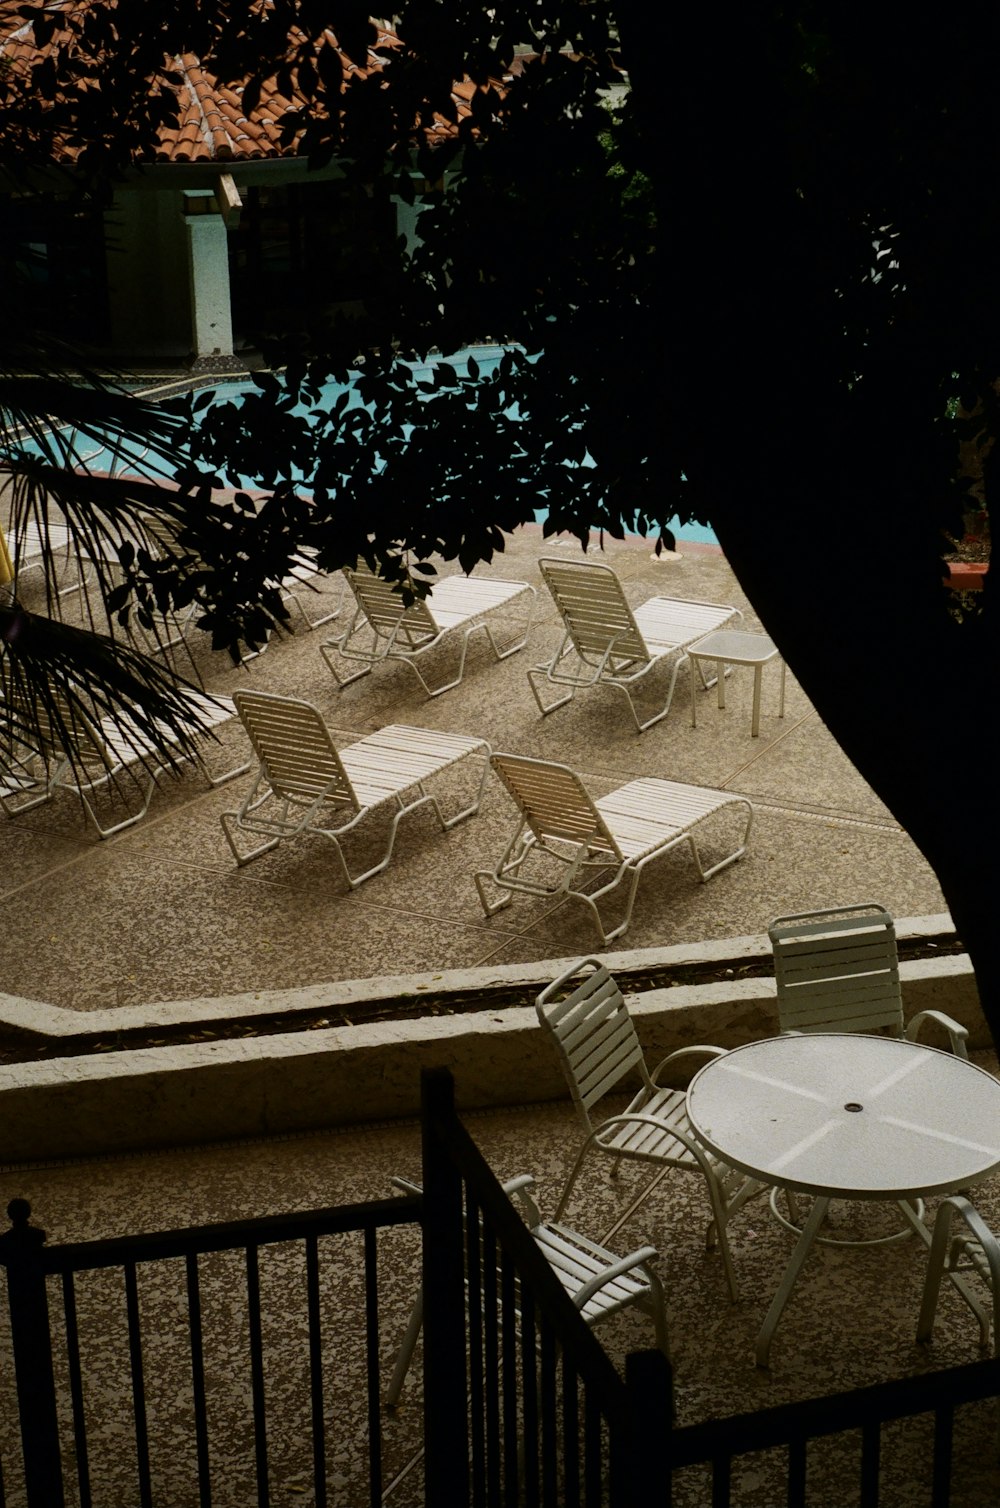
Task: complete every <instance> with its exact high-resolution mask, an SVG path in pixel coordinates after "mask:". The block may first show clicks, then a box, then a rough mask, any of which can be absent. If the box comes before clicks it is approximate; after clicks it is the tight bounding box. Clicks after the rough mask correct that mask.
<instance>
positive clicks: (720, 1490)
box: [657, 1360, 1000, 1508]
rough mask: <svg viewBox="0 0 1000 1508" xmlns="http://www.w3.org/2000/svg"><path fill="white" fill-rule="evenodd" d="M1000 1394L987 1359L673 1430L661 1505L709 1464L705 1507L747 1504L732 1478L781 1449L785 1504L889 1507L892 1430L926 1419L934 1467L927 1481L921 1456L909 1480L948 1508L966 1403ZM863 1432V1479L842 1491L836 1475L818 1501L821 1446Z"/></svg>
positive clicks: (991, 1442)
mask: <svg viewBox="0 0 1000 1508" xmlns="http://www.w3.org/2000/svg"><path fill="white" fill-rule="evenodd" d="M998 1395H1000V1361H997V1360H990V1361H978V1362H971V1363H968V1364H966V1365H964V1366H958V1367H947V1368H943V1369H942V1370H940V1371H937V1372H928V1373H926V1374H924V1375H923V1376H920V1377H901V1378H896V1379H894V1380H893V1381H891V1382H883V1383H877V1384H875V1385H874V1386H872V1387H866V1388H855V1389H853V1390H852V1391H851V1392H849V1393H834V1394H830V1395H829V1396H827V1397H824V1398H809V1399H806V1400H803V1401H801V1402H797V1403H786V1404H781V1405H779V1406H777V1407H775V1408H767V1409H761V1410H758V1411H755V1412H753V1413H747V1414H735V1415H731V1416H730V1417H729V1418H727V1419H711V1420H708V1421H707V1422H705V1423H702V1424H692V1425H686V1426H684V1427H683V1428H680V1429H675V1430H673V1431H672V1432H671V1435H670V1439H669V1442H668V1446H667V1458H668V1459H669V1462H670V1467H671V1471H670V1473H668V1476H667V1485H666V1490H665V1492H664V1493H663V1494H662V1495H661V1496H660V1498H659V1499H658V1500H657V1501H658V1502H659V1503H661V1504H663V1505H664V1508H669V1504H670V1503H671V1502H672V1501H673V1497H672V1493H671V1482H672V1478H673V1475H674V1474H675V1473H677V1472H679V1471H681V1470H682V1469H683V1468H685V1467H691V1466H696V1465H707V1466H708V1467H709V1468H710V1474H711V1487H710V1492H711V1497H710V1499H706V1500H705V1501H706V1502H707V1501H710V1502H711V1504H712V1508H730V1505H735V1504H738V1503H739V1501H740V1498H739V1494H738V1492H736V1491H735V1490H734V1486H733V1480H732V1478H733V1466H734V1463H735V1462H736V1461H737V1460H738V1459H739V1458H740V1457H741V1456H748V1455H754V1456H759V1455H760V1453H762V1452H766V1451H779V1452H781V1453H782V1464H781V1469H780V1476H781V1478H782V1479H783V1481H784V1484H785V1487H786V1493H783V1500H784V1501H785V1502H787V1503H788V1505H789V1508H804V1505H805V1504H806V1503H807V1502H814V1503H816V1504H817V1505H819V1504H826V1503H829V1502H830V1501H833V1500H834V1497H836V1500H837V1501H845V1502H846V1501H850V1502H852V1503H857V1504H859V1508H878V1504H879V1503H880V1502H882V1501H884V1499H883V1498H882V1497H881V1495H880V1494H881V1487H882V1471H881V1467H882V1442H883V1438H884V1433H885V1426H886V1425H888V1424H891V1423H894V1422H896V1421H899V1420H905V1419H917V1418H918V1417H920V1416H925V1417H926V1418H927V1419H928V1421H931V1420H932V1421H933V1423H932V1431H933V1434H932V1448H931V1462H930V1467H929V1470H928V1471H927V1472H926V1473H925V1474H924V1475H923V1477H922V1479H921V1478H918V1477H917V1476H916V1471H917V1467H916V1463H915V1462H914V1461H913V1459H912V1457H911V1471H912V1472H913V1473H914V1475H913V1476H912V1477H911V1478H910V1479H909V1480H908V1481H907V1484H906V1485H907V1491H908V1494H909V1496H908V1499H907V1500H908V1501H912V1502H914V1503H920V1504H926V1505H927V1508H948V1505H949V1504H950V1503H951V1496H952V1493H951V1489H952V1473H953V1464H954V1460H953V1457H954V1434H955V1415H956V1410H958V1409H959V1408H961V1407H962V1406H963V1405H965V1404H970V1403H977V1402H982V1401H984V1400H988V1399H989V1400H996V1399H997V1398H998ZM996 1425H997V1418H996V1415H995V1414H994V1415H993V1420H992V1423H991V1424H990V1425H988V1426H987V1440H988V1445H987V1450H988V1452H990V1453H991V1454H992V1456H993V1458H994V1459H997V1447H998V1438H997V1432H996ZM855 1432H856V1433H857V1434H858V1435H859V1436H860V1442H859V1444H860V1449H859V1450H857V1451H854V1452H852V1453H851V1454H852V1455H853V1457H854V1458H855V1459H854V1462H853V1464H854V1476H853V1480H850V1481H849V1480H848V1477H849V1475H850V1465H848V1468H847V1470H846V1471H845V1473H844V1481H843V1486H842V1488H841V1489H839V1490H838V1491H837V1492H834V1490H833V1488H832V1486H831V1483H830V1481H829V1477H827V1480H826V1484H825V1490H826V1492H827V1493H828V1494H832V1496H826V1497H824V1496H823V1490H822V1489H821V1490H820V1492H819V1493H818V1495H817V1494H814V1496H813V1497H812V1498H810V1497H809V1495H808V1490H807V1489H808V1484H807V1476H808V1468H809V1464H810V1454H811V1450H812V1448H814V1447H815V1446H816V1445H817V1444H818V1442H820V1441H822V1440H824V1439H829V1438H830V1437H831V1436H836V1435H840V1436H844V1435H848V1434H852V1433H855ZM755 1475H758V1476H759V1473H757V1474H755ZM841 1492H842V1494H843V1496H842V1497H841ZM895 1500H896V1499H895V1497H894V1498H893V1501H895ZM776 1508H777V1505H776Z"/></svg>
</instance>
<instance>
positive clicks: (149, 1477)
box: [0, 1198, 420, 1508]
mask: <svg viewBox="0 0 1000 1508" xmlns="http://www.w3.org/2000/svg"><path fill="white" fill-rule="evenodd" d="M9 1214H10V1216H11V1220H12V1226H11V1229H10V1230H9V1231H7V1232H6V1234H4V1235H3V1236H0V1263H2V1265H3V1266H4V1267H5V1268H6V1272H7V1290H8V1301H9V1310H10V1325H11V1331H10V1343H11V1351H12V1353H13V1361H14V1383H15V1388H16V1403H17V1414H18V1417H19V1423H20V1436H21V1454H22V1458H23V1484H19V1486H18V1489H17V1492H16V1497H17V1498H19V1499H21V1500H23V1501H25V1502H26V1503H27V1504H28V1508H63V1505H64V1504H65V1503H66V1502H67V1500H71V1501H74V1502H77V1503H79V1504H80V1508H100V1505H101V1502H102V1500H104V1501H107V1500H108V1496H107V1494H108V1493H109V1491H110V1489H109V1487H108V1473H109V1471H111V1472H112V1473H113V1475H114V1480H115V1482H116V1484H117V1485H116V1487H115V1489H114V1501H118V1500H119V1498H120V1494H121V1490H122V1489H121V1484H122V1482H123V1481H126V1482H127V1481H129V1480H131V1481H132V1482H133V1483H134V1494H135V1497H134V1500H135V1501H137V1502H138V1503H139V1504H141V1505H142V1508H153V1504H154V1503H156V1502H159V1503H163V1502H173V1503H176V1502H178V1501H190V1502H191V1503H195V1502H197V1503H198V1504H199V1508H208V1505H209V1504H211V1503H212V1501H213V1476H214V1474H215V1475H216V1476H217V1475H218V1473H216V1472H215V1463H216V1460H217V1459H221V1460H222V1461H223V1462H224V1463H228V1464H229V1469H230V1474H231V1471H232V1464H231V1463H232V1460H233V1455H234V1447H235V1449H236V1450H238V1451H239V1453H240V1455H241V1456H242V1462H241V1466H240V1473H241V1474H244V1475H245V1477H246V1481H245V1496H244V1497H243V1498H242V1499H241V1500H242V1501H246V1502H251V1501H256V1502H257V1503H258V1504H259V1505H264V1508H266V1505H268V1504H270V1502H271V1501H272V1496H273V1486H272V1480H273V1477H274V1474H275V1463H274V1461H273V1460H272V1448H271V1446H272V1438H273V1436H274V1434H275V1433H276V1432H277V1431H278V1429H279V1428H280V1429H281V1430H283V1431H284V1432H285V1433H286V1434H288V1433H289V1432H292V1433H294V1435H295V1437H296V1450H297V1452H298V1453H297V1455H296V1456H295V1457H294V1461H293V1463H292V1465H289V1464H288V1462H287V1461H286V1462H285V1463H284V1464H283V1466H282V1472H283V1473H284V1474H287V1473H288V1472H289V1471H291V1470H294V1472H295V1474H296V1486H297V1490H298V1491H305V1490H306V1486H305V1484H306V1483H307V1482H308V1483H309V1485H310V1487H311V1501H312V1502H313V1503H314V1504H315V1505H316V1508H327V1505H328V1504H330V1505H332V1504H333V1503H334V1502H335V1501H338V1500H339V1501H341V1502H349V1503H351V1504H352V1508H353V1505H354V1504H359V1505H360V1504H362V1503H365V1502H368V1503H370V1504H378V1503H381V1501H382V1493H383V1461H382V1434H383V1421H382V1413H381V1377H380V1357H379V1349H380V1348H379V1340H380V1329H379V1282H378V1268H379V1261H378V1257H379V1238H380V1237H384V1236H385V1234H386V1232H387V1231H389V1230H390V1229H391V1228H393V1227H398V1226H402V1225H413V1224H414V1223H415V1222H416V1221H418V1220H419V1214H420V1201H419V1200H418V1199H414V1198H402V1199H400V1198H396V1199H387V1200H382V1201H376V1202H373V1203H367V1204H356V1205H346V1206H341V1207H339V1208H332V1209H324V1210H313V1211H309V1212H308V1213H304V1214H290V1215H280V1216H273V1217H266V1218H262V1219H254V1220H247V1221H239V1222H235V1223H225V1224H215V1225H204V1226H198V1227H192V1228H190V1229H188V1230H181V1231H169V1232H161V1233H159V1234H155V1235H137V1236H130V1237H125V1238H116V1239H112V1240H105V1241H87V1242H80V1243H67V1244H61V1245H54V1246H47V1245H45V1234H44V1232H43V1231H41V1230H39V1229H37V1227H34V1226H32V1225H31V1224H29V1215H30V1208H29V1206H28V1204H27V1203H26V1202H25V1201H24V1200H15V1201H13V1203H12V1204H11V1206H10V1207H9ZM336 1238H348V1239H349V1240H350V1242H351V1248H352V1249H351V1251H350V1253H349V1255H348V1258H347V1262H346V1263H345V1261H344V1258H343V1254H342V1253H340V1252H336V1251H331V1248H332V1247H334V1246H335V1245H336ZM358 1247H360V1251H359V1250H358ZM213 1254H215V1255H216V1257H217V1258H220V1259H222V1262H223V1266H224V1268H225V1270H224V1271H220V1270H218V1269H217V1270H216V1271H215V1273H214V1281H213V1285H212V1287H213V1297H214V1300H215V1302H216V1304H218V1301H219V1290H220V1286H221V1288H222V1290H223V1297H224V1298H225V1299H226V1300H227V1302H226V1306H225V1307H226V1313H225V1314H224V1315H223V1316H222V1317H221V1319H220V1318H219V1316H218V1315H216V1316H214V1317H212V1316H209V1315H208V1314H207V1313H206V1305H205V1303H204V1298H203V1293H204V1289H205V1286H206V1285H205V1282H204V1276H203V1273H204V1268H205V1265H206V1263H207V1262H210V1260H211V1258H212V1255H213ZM268 1254H271V1256H272V1260H271V1261H270V1262H267V1261H265V1260H264V1258H265V1257H266V1256H267V1255H268ZM415 1258H416V1254H415V1252H411V1253H410V1258H409V1260H410V1261H411V1262H413V1261H415ZM325 1261H326V1262H329V1263H330V1264H331V1265H335V1266H336V1276H335V1278H334V1280H333V1281H332V1282H330V1281H326V1282H325V1281H324V1271H323V1269H324V1262H325ZM171 1264H172V1271H171ZM345 1266H348V1267H350V1268H353V1269H354V1271H353V1273H351V1274H349V1276H350V1277H351V1279H352V1281H351V1282H350V1283H349V1284H347V1285H346V1286H349V1287H350V1288H351V1292H352V1297H353V1298H355V1299H356V1308H355V1309H354V1312H349V1313H347V1314H344V1313H343V1312H342V1311H340V1310H339V1309H338V1304H337V1300H336V1297H335V1295H336V1292H337V1289H338V1288H339V1287H343V1286H345V1285H344V1284H343V1273H344V1268H345ZM359 1267H360V1274H359V1273H358V1271H357V1269H358V1268H359ZM95 1275H97V1276H98V1277H100V1278H101V1279H103V1281H99V1282H98V1283H97V1285H96V1286H97V1291H96V1292H95V1291H93V1288H90V1289H89V1290H88V1286H87V1281H86V1279H87V1277H88V1276H89V1277H91V1278H93V1277H94V1276H95ZM151 1275H152V1276H151ZM154 1278H155V1281H154V1280H153V1279H154ZM220 1278H221V1284H220ZM262 1280H263V1282H264V1284H265V1285H266V1297H265V1293H264V1292H262ZM81 1289H82V1290H83V1291H82V1292H81ZM324 1290H325V1292H324ZM210 1320H212V1321H213V1322H212V1323H211V1330H212V1345H211V1347H208V1346H206V1337H205V1330H206V1325H207V1324H208V1323H209V1321H210ZM293 1330H294V1331H295V1333H294V1334H293V1333H292V1331H293ZM116 1331H117V1332H119V1333H117V1334H115V1333H113V1332H116ZM237 1332H238V1333H237ZM348 1333H350V1335H351V1336H352V1337H353V1336H359V1339H358V1341H357V1342H356V1345H357V1346H359V1347H360V1353H361V1354H360V1355H358V1356H357V1357H355V1358H354V1360H355V1361H356V1366H355V1369H354V1374H355V1375H356V1371H357V1366H360V1367H361V1369H362V1372H363V1376H364V1379H365V1381H364V1388H363V1398H358V1397H357V1396H352V1397H351V1398H350V1399H348V1400H344V1399H339V1400H338V1401H337V1404H336V1409H335V1410H333V1409H332V1408H331V1404H330V1394H331V1392H332V1391H333V1390H334V1387H335V1383H336V1378H337V1373H338V1369H343V1368H344V1366H345V1364H346V1361H347V1357H346V1354H345V1349H344V1348H345V1344H346V1342H345V1336H346V1335H347V1334H348ZM116 1340H117V1342H118V1343H117V1344H116V1343H115V1342H116ZM293 1353H297V1356H294V1355H293ZM115 1371H117V1373H118V1378H117V1381H116V1378H115V1377H114V1376H112V1375H111V1374H112V1373H113V1372H115ZM165 1391H166V1400H165V1399H164V1393H165ZM151 1393H152V1394H153V1395H154V1396H153V1397H151ZM269 1394H270V1395H271V1396H270V1399H269ZM239 1399H243V1400H245V1402H246V1406H245V1407H244V1408H243V1410H242V1413H243V1415H244V1416H245V1418H244V1421H243V1422H244V1428H243V1429H242V1432H241V1430H240V1428H239V1426H238V1424H237V1425H234V1423H233V1409H234V1407H235V1405H234V1400H239ZM236 1412H237V1413H239V1409H236ZM151 1413H152V1414H153V1415H154V1418H152V1419H151ZM332 1413H335V1417H334V1418H331V1414H332ZM124 1416H127V1418H128V1428H124V1427H123V1426H124V1423H125V1417H124ZM279 1416H280V1418H279ZM338 1425H339V1428H340V1434H341V1435H342V1436H343V1435H349V1437H350V1439H351V1441H352V1442H354V1443H355V1445H356V1442H357V1438H358V1436H359V1434H360V1435H363V1436H365V1437H366V1440H365V1443H364V1445H363V1446H362V1448H361V1452H360V1454H361V1455H362V1456H363V1457H364V1466H365V1468H366V1473H365V1474H366V1475H367V1482H364V1483H361V1482H359V1481H357V1480H355V1481H353V1482H352V1483H351V1485H350V1489H349V1492H348V1495H347V1496H346V1497H345V1496H343V1495H341V1496H340V1498H339V1499H338V1498H337V1497H336V1494H335V1493H334V1492H332V1491H331V1487H330V1476H331V1469H330V1461H331V1459H332V1458H335V1457H336V1455H337V1452H338V1449H339V1447H340V1446H341V1445H342V1443H343V1441H342V1439H338V1438H337V1437H336V1427H337V1426H338ZM164 1432H166V1435H168V1436H169V1441H168V1444H167V1446H165V1445H164V1440H163V1438H158V1436H160V1437H162V1436H163V1435H164ZM95 1437H96V1438H97V1442H98V1444H99V1445H100V1446H101V1447H102V1450H103V1456H104V1458H105V1459H103V1461H102V1463H101V1466H100V1470H99V1482H98V1483H95V1481H94V1462H93V1455H94V1442H95ZM109 1439H110V1441H111V1445H112V1459H111V1460H110V1462H109V1460H108V1459H107V1457H108V1447H109ZM70 1442H71V1443H70ZM356 1454H357V1451H356ZM129 1456H131V1460H129V1459H127V1457H129ZM185 1456H187V1458H188V1459H187V1461H186V1462H185V1460H184V1457H185ZM157 1464H159V1466H160V1469H161V1470H160V1475H161V1480H160V1481H158V1480H157V1469H156V1466H157ZM225 1469H226V1467H225V1465H223V1467H222V1468H220V1470H222V1471H225ZM10 1475H11V1473H10V1469H9V1465H8V1470H7V1477H8V1479H9V1478H10ZM130 1490H133V1489H130ZM231 1492H232V1481H231V1480H230V1481H229V1483H228V1491H227V1493H226V1494H225V1496H226V1499H227V1500H231ZM8 1493H11V1487H10V1483H9V1480H8V1482H6V1483H5V1482H4V1480H3V1479H2V1478H0V1505H3V1504H4V1503H6V1502H7V1498H8ZM11 1495H12V1496H14V1494H13V1493H11ZM284 1500H285V1498H284V1496H282V1501H284Z"/></svg>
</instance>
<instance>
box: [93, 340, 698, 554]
mask: <svg viewBox="0 0 1000 1508" xmlns="http://www.w3.org/2000/svg"><path fill="white" fill-rule="evenodd" d="M503 354H504V348H503V347H502V346H497V345H484V346H471V347H468V348H466V349H465V350H463V351H459V352H457V353H456V354H454V355H453V356H449V357H435V358H434V359H432V360H428V361H425V362H406V363H404V365H406V366H407V367H409V369H410V371H411V372H412V373H413V375H414V377H415V378H416V379H417V380H418V381H419V380H422V379H429V378H431V377H432V376H433V371H434V368H435V366H437V365H439V364H440V363H441V362H442V361H447V363H448V364H449V365H450V366H453V367H455V368H458V367H459V366H466V365H467V363H468V360H469V357H470V356H471V357H474V359H475V361H476V364H477V365H478V367H479V372H480V376H481V377H487V376H489V375H490V374H492V373H493V372H495V370H496V368H497V367H498V365H499V363H500V361H501V359H502V357H503ZM359 375H360V374H359ZM171 391H172V394H173V395H174V396H176V389H172V390H171ZM256 391H257V388H256V386H255V384H254V383H253V381H252V379H250V378H244V379H240V380H238V381H237V380H233V381H230V382H220V383H217V384H215V385H214V386H212V387H206V388H203V389H200V390H199V391H198V393H197V394H196V396H199V397H200V396H201V393H208V394H210V395H211V399H210V402H209V404H207V405H206V410H205V411H206V412H207V411H208V408H214V407H216V406H218V405H222V404H228V403H235V404H241V403H242V402H243V400H244V398H245V397H246V396H247V395H248V394H252V393H255V392H256ZM345 391H346V392H347V393H348V399H347V408H348V409H350V408H355V407H361V406H362V399H361V397H360V395H359V394H358V393H357V392H356V391H355V390H354V386H353V384H348V385H347V386H346V387H345V386H344V385H342V384H338V383H329V384H327V386H326V387H324V388H323V390H322V392H321V393H320V395H319V397H318V399H317V400H316V401H310V402H309V403H298V404H296V405H295V406H294V407H293V408H292V409H291V413H292V414H293V415H294V416H295V417H301V418H308V416H309V414H310V412H311V411H313V410H314V409H315V408H317V407H322V408H330V407H332V405H333V404H334V403H335V402H336V400H337V399H338V398H339V397H341V396H342V395H343V394H344V392H345ZM162 392H163V389H162V388H160V389H154V390H151V391H147V393H146V396H153V395H154V394H159V393H162ZM79 461H83V462H85V464H86V465H87V467H88V468H89V469H90V470H92V471H107V472H110V473H112V474H113V475H114V474H117V473H119V472H123V471H127V472H130V473H133V474H138V475H139V476H147V477H150V478H151V479H155V480H160V479H163V478H169V477H170V476H171V475H172V469H171V467H170V466H169V465H168V464H167V463H166V462H165V461H164V460H163V459H162V457H160V456H158V455H156V453H155V451H153V450H151V449H149V448H148V447H146V448H144V447H141V446H137V445H134V444H129V443H128V442H123V443H121V444H118V445H116V446H114V447H110V446H107V445H104V446H102V445H101V444H100V443H99V442H97V441H95V442H94V443H93V444H92V445H86V446H85V447H84V448H82V449H81V451H80V456H79ZM79 461H78V462H77V464H79ZM588 461H589V458H585V459H584V461H583V463H582V464H583V465H587V464H588ZM301 480H303V481H304V478H302V479H301ZM239 484H240V486H242V487H246V488H254V487H255V486H257V485H258V482H257V481H255V479H254V478H253V477H249V476H245V477H241V478H240V482H239ZM546 517H547V510H546V509H545V508H538V509H536V510H535V519H536V521H537V522H539V523H541V522H543V521H544V519H545V518H546ZM668 527H669V528H670V529H671V531H672V532H673V534H674V535H675V537H676V538H677V540H678V541H679V542H684V541H687V542H691V543H698V544H708V545H716V546H717V545H718V540H717V538H716V536H715V534H714V532H713V531H712V529H711V528H710V527H709V525H708V524H702V523H698V522H690V523H686V524H681V523H679V522H678V520H677V518H676V517H675V518H673V519H672V520H671V521H670V523H669V525H668Z"/></svg>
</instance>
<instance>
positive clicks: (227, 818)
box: [219, 812, 281, 869]
mask: <svg viewBox="0 0 1000 1508" xmlns="http://www.w3.org/2000/svg"><path fill="white" fill-rule="evenodd" d="M238 817H239V813H238V812H222V813H221V814H220V816H219V821H220V822H221V823H222V831H223V832H224V833H225V835H226V842H227V843H228V844H229V847H230V848H231V849H232V853H233V858H234V859H235V860H236V862H237V864H238V865H239V866H240V868H241V869H242V867H243V865H244V864H249V863H250V862H251V860H253V859H259V858H260V856H261V854H262V853H269V852H270V851H271V849H272V848H277V846H278V844H279V843H280V842H281V839H280V838H271V839H269V841H268V842H267V843H261V844H260V846H259V847H258V848H252V849H251V850H250V852H249V853H241V852H240V850H239V849H238V848H237V846H236V840H235V838H234V837H233V834H232V831H231V829H230V823H232V822H235V821H237V819H238Z"/></svg>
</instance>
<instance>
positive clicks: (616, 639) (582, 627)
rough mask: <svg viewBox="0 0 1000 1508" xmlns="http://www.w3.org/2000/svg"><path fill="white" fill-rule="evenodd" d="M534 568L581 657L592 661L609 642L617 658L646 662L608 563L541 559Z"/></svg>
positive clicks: (644, 650) (643, 644) (646, 655)
mask: <svg viewBox="0 0 1000 1508" xmlns="http://www.w3.org/2000/svg"><path fill="white" fill-rule="evenodd" d="M538 568H539V570H540V571H541V573H542V576H543V578H544V580H545V584H546V586H547V587H548V589H549V591H550V592H551V593H552V597H553V599H554V601H555V604H556V606H557V607H558V609H559V614H560V617H561V618H562V620H563V624H564V625H565V628H566V632H567V633H568V634H569V636H570V638H571V639H572V641H573V647H574V649H575V650H576V652H577V654H578V655H579V656H580V657H581V659H584V660H587V661H590V662H593V660H595V659H600V658H601V657H602V656H603V655H604V654H606V653H607V651H608V648H609V647H610V646H611V645H613V646H614V649H613V655H614V657H615V659H618V658H623V659H628V660H639V661H647V660H648V659H649V658H650V656H649V650H648V649H647V647H646V641H645V640H644V638H643V636H642V633H641V631H640V629H639V626H638V624H637V623H636V621H635V618H634V616H633V613H632V609H631V608H630V607H629V605H628V602H627V601H626V598H625V593H624V592H623V591H622V585H621V582H620V581H619V580H618V577H617V576H616V575H615V573H614V571H613V570H612V569H611V567H610V566H606V565H601V564H600V563H599V562H592V563H586V564H585V563H582V562H577V561H562V560H548V559H545V560H540V561H539V562H538Z"/></svg>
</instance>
